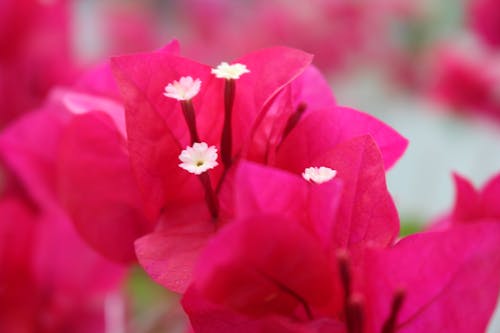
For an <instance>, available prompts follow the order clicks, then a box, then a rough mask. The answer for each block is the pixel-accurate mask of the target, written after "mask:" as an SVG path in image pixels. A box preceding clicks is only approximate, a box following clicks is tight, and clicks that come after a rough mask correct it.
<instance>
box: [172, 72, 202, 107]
mask: <svg viewBox="0 0 500 333" xmlns="http://www.w3.org/2000/svg"><path fill="white" fill-rule="evenodd" d="M200 87H201V80H200V79H196V80H193V78H192V77H191V76H183V77H181V78H180V79H179V81H174V82H172V83H169V84H168V85H167V86H166V87H165V92H164V95H165V96H167V97H170V98H175V99H176V100H178V101H189V100H190V99H191V98H193V97H194V96H196V95H197V94H198V93H199V92H200Z"/></svg>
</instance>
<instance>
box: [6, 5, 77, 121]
mask: <svg viewBox="0 0 500 333" xmlns="http://www.w3.org/2000/svg"><path fill="white" fill-rule="evenodd" d="M69 18H70V2H69V1H60V0H56V1H38V0H5V1H2V3H1V4H0V101H1V102H2V112H1V113H0V128H1V127H3V126H5V125H6V124H7V123H8V122H9V121H11V120H12V119H14V118H15V117H16V116H19V115H20V114H22V113H24V112H26V111H28V110H30V109H32V108H34V107H37V106H38V105H39V104H40V103H41V102H42V101H43V99H44V98H45V97H46V95H47V93H48V91H49V89H50V88H52V87H53V86H54V85H56V84H64V83H69V82H70V81H71V80H72V79H73V78H74V77H75V74H76V66H75V64H74V62H73V60H72V49H71V39H70V38H71V31H70V21H69Z"/></svg>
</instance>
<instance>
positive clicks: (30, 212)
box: [0, 41, 500, 333]
mask: <svg viewBox="0 0 500 333" xmlns="http://www.w3.org/2000/svg"><path fill="white" fill-rule="evenodd" d="M311 60H312V56H311V55H310V54H307V53H304V52H302V51H299V50H296V49H290V48H285V47H273V48H268V49H263V50H260V51H256V52H253V53H250V54H247V55H245V56H243V57H241V58H239V59H236V60H234V61H232V62H229V63H225V62H223V63H221V64H220V65H219V66H217V67H215V68H212V67H210V66H207V65H203V64H200V63H197V62H195V61H192V60H190V59H187V58H184V57H182V56H180V55H179V45H178V43H177V42H176V41H173V42H171V43H170V44H168V45H167V46H165V47H164V48H162V49H160V50H158V51H155V52H151V53H142V54H134V55H125V56H119V57H115V58H112V59H111V61H110V62H108V63H105V64H103V65H101V66H99V67H97V68H95V69H94V70H92V71H90V72H88V73H86V74H85V75H84V76H83V77H82V78H81V79H80V80H79V81H78V82H77V83H75V84H74V85H73V86H72V87H71V88H65V89H62V88H60V89H56V90H53V91H52V93H51V95H50V97H49V98H48V99H47V101H46V102H45V104H44V105H43V106H42V107H41V108H40V109H38V110H35V111H33V112H31V113H29V114H26V115H25V116H24V117H22V118H20V119H19V120H18V121H16V122H15V123H13V124H12V125H11V126H9V127H8V128H7V129H5V130H4V131H3V132H2V133H1V135H0V160H1V161H2V165H3V167H4V171H5V172H4V174H5V180H4V181H3V182H2V184H3V185H4V187H5V188H4V189H3V191H2V193H1V196H0V218H1V223H0V240H1V242H0V260H1V265H2V271H1V272H0V309H1V310H2V311H0V330H1V331H6V332H39V331H40V332H68V331H71V332H100V331H103V330H104V328H103V327H104V326H105V323H106V322H109V320H110V319H109V318H108V317H109V316H108V317H106V314H107V313H108V312H109V311H113V309H111V310H110V309H109V302H108V301H107V300H109V298H110V297H111V298H113V297H115V298H116V297H117V296H116V295H117V293H118V292H119V287H120V280H121V278H122V276H123V273H124V272H123V268H121V267H120V266H117V264H114V263H112V262H110V261H108V259H109V260H112V261H115V262H120V263H122V264H129V263H134V262H136V261H138V262H139V263H140V265H141V266H142V267H143V268H144V270H145V271H146V272H147V273H148V274H149V275H150V276H151V277H152V278H153V279H154V280H155V281H156V282H158V283H159V284H161V285H163V286H164V287H166V288H168V289H170V290H172V291H175V292H178V293H180V294H182V295H183V298H182V306H183V308H184V310H185V312H186V313H187V315H188V316H189V319H190V323H191V326H192V327H191V329H192V330H193V331H194V332H218V333H220V332H234V331H235V330H238V331H242V332H290V333H291V332H318V333H319V332H337V333H372V332H373V333H404V332H408V333H411V332H415V333H417V332H429V333H432V332H436V333H437V332H440V333H443V332H454V333H462V332H463V333H465V332H468V333H470V332H484V330H485V329H486V327H487V325H488V322H489V319H490V316H491V314H492V312H493V311H494V308H495V304H496V301H497V296H498V292H499V290H500V223H499V222H500V211H499V209H498V207H500V206H499V204H498V203H499V200H498V199H499V193H500V192H499V191H500V182H499V181H498V180H499V179H500V178H499V177H498V176H497V177H496V178H495V179H494V180H492V181H491V182H490V183H488V184H487V185H486V186H485V188H484V189H483V190H482V191H480V192H479V191H477V190H475V189H474V188H473V187H472V185H471V184H470V183H469V182H468V181H467V180H465V179H463V178H461V177H459V176H456V183H457V203H456V205H455V208H454V209H453V210H452V212H451V213H450V214H449V215H447V216H445V217H443V218H442V219H439V220H438V221H436V222H435V224H434V225H433V227H432V228H431V230H429V231H426V232H422V233H419V234H415V235H411V236H408V237H405V238H403V239H398V235H399V218H398V212H397V211H396V208H395V205H394V203H393V200H392V197H391V195H390V193H389V192H388V190H387V186H386V182H385V173H386V170H388V169H389V168H390V167H391V166H393V165H394V163H395V162H396V161H397V160H398V159H399V158H400V157H401V156H402V154H403V153H404V151H405V149H406V146H407V141H406V139H404V138H403V137H402V136H401V135H400V134H398V133H397V132H396V131H395V130H394V129H392V128H390V127H389V126H387V125H385V124H384V123H382V122H381V121H379V120H377V119H375V118H373V117H372V116H369V115H367V114H365V113H363V112H360V111H357V110H354V109H352V108H348V107H344V106H340V105H338V104H337V103H336V101H335V98H334V97H333V95H332V94H331V90H330V87H329V86H328V84H327V82H326V81H325V80H324V78H323V77H322V76H321V74H320V73H319V71H318V70H317V69H316V68H315V67H314V66H312V65H311ZM113 76H114V80H116V81H114V80H113ZM115 82H116V83H115ZM82 240H83V241H85V243H86V244H88V245H89V246H90V247H91V248H92V249H93V250H95V251H97V252H99V253H100V254H101V255H102V256H103V257H100V256H97V255H96V253H94V252H93V251H92V250H91V249H90V248H88V247H86V246H87V245H86V244H85V243H84V242H83V241H82ZM104 258H107V259H104ZM111 303H113V302H111ZM114 303H116V302H114ZM107 311H108V312H107ZM111 317H112V316H111ZM108 329H109V327H108Z"/></svg>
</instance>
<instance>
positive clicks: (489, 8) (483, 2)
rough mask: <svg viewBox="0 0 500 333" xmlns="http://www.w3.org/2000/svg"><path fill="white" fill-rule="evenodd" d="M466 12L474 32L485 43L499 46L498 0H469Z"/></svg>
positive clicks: (499, 7)
mask: <svg viewBox="0 0 500 333" xmlns="http://www.w3.org/2000/svg"><path fill="white" fill-rule="evenodd" d="M467 14H468V15H467V16H468V20H469V24H470V25H471V26H472V29H473V30H474V31H475V32H476V34H478V35H479V36H480V37H481V39H482V40H483V41H484V42H486V43H487V44H489V45H491V46H493V47H500V1H498V0H471V1H469V8H468V11H467Z"/></svg>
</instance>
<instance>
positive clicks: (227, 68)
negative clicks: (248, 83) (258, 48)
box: [212, 62, 250, 80]
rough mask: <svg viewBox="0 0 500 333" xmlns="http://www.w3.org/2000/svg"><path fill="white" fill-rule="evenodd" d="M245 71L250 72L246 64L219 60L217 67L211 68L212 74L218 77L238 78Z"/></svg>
mask: <svg viewBox="0 0 500 333" xmlns="http://www.w3.org/2000/svg"><path fill="white" fill-rule="evenodd" d="M245 73H250V71H249V70H248V68H247V66H245V65H243V64H232V65H230V64H228V63H227V62H221V63H220V65H219V66H217V68H212V74H214V75H215V77H217V78H218V79H233V80H236V79H239V78H240V76H242V75H243V74H245Z"/></svg>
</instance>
